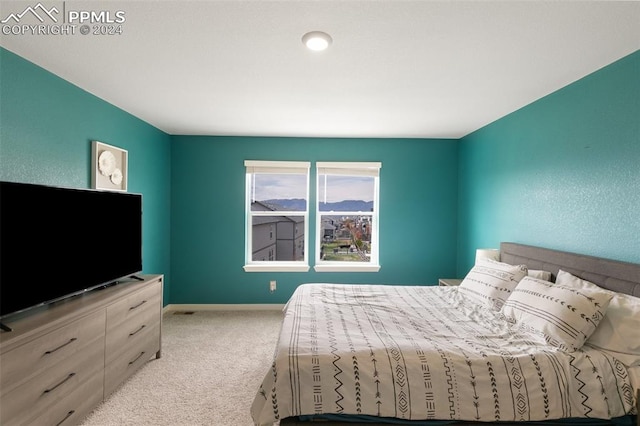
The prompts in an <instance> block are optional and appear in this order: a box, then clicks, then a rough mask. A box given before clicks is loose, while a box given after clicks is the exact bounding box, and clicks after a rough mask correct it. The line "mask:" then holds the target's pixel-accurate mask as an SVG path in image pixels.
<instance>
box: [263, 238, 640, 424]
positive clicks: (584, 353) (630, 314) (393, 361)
mask: <svg viewBox="0 0 640 426" xmlns="http://www.w3.org/2000/svg"><path fill="white" fill-rule="evenodd" d="M500 252H501V253H500V254H501V258H500V261H499V262H497V261H483V262H480V263H479V264H477V265H476V266H474V267H473V268H472V270H471V271H470V272H469V274H468V275H467V276H466V277H465V279H464V280H463V282H462V284H461V285H460V286H458V287H438V286H393V285H353V284H330V283H326V284H322V283H309V284H303V285H300V286H299V287H298V288H297V289H296V291H295V292H294V294H293V295H292V297H291V299H290V300H289V301H288V303H287V305H286V307H285V309H284V319H283V323H282V328H281V332H280V336H279V340H278V344H277V347H276V351H275V354H274V359H273V364H272V367H271V368H270V370H269V371H268V372H266V374H265V378H264V380H263V382H262V384H261V385H260V387H259V389H258V391H257V393H256V396H255V399H254V402H253V404H252V407H251V415H252V418H253V420H254V423H255V424H256V425H259V426H267V425H274V424H280V425H283V426H285V425H309V424H313V423H310V422H322V423H321V424H323V425H350V426H354V425H358V424H362V425H373V424H379V425H386V424H407V425H441V424H456V425H461V424H473V423H478V422H481V423H498V424H510V423H514V422H516V423H522V422H525V423H526V422H535V423H537V422H541V423H545V424H558V423H561V422H570V423H579V424H614V425H635V424H636V422H637V418H638V416H637V411H638V395H639V393H640V392H639V389H640V299H639V298H640V265H636V264H631V263H625V262H618V261H614V260H609V259H603V258H596V257H591V256H584V255H579V254H573V253H567V252H561V251H556V250H549V249H545V248H539V247H532V246H527V245H522V244H516V243H502V244H501V246H500ZM316 424H317V423H316Z"/></svg>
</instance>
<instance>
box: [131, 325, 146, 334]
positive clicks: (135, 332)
mask: <svg viewBox="0 0 640 426" xmlns="http://www.w3.org/2000/svg"><path fill="white" fill-rule="evenodd" d="M145 327H146V325H144V324H142V325H141V326H140V328H139V329H137V330H136V331H133V332H131V333H129V337H131V336H134V335H136V334H138V333H139V332H141V331H142V329H143V328H145Z"/></svg>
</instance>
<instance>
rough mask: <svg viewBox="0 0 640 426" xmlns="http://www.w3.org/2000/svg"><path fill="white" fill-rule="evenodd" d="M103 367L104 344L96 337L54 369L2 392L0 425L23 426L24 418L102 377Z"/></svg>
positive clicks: (47, 407)
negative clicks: (96, 376)
mask: <svg viewBox="0 0 640 426" xmlns="http://www.w3.org/2000/svg"><path fill="white" fill-rule="evenodd" d="M3 361H4V359H3ZM103 367H104V340H103V337H102V336H100V337H99V338H97V339H94V340H93V341H92V342H90V343H89V344H88V345H85V347H84V348H83V349H82V350H79V351H77V352H75V353H74V354H72V355H70V356H69V357H67V358H66V359H64V360H62V361H60V362H59V363H57V364H56V365H55V368H49V369H46V370H44V371H42V372H41V373H40V374H38V375H36V376H34V377H32V378H31V379H29V380H28V381H26V382H24V383H22V384H21V385H20V386H18V387H16V388H14V389H13V390H11V391H10V392H5V390H4V389H3V391H2V397H1V399H0V424H2V425H5V426H8V425H12V424H24V423H25V420H26V419H27V418H31V417H33V416H36V415H38V414H39V413H43V412H45V411H48V410H49V409H50V408H51V407H52V406H53V405H56V404H57V403H58V401H59V400H60V399H61V398H64V397H66V396H67V395H69V394H70V393H72V392H73V391H74V390H75V389H76V388H77V387H78V386H80V385H82V384H83V383H84V382H86V381H88V380H90V379H91V378H92V377H93V376H94V375H96V374H98V375H102V371H103Z"/></svg>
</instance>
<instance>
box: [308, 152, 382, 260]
mask: <svg viewBox="0 0 640 426" xmlns="http://www.w3.org/2000/svg"><path fill="white" fill-rule="evenodd" d="M380 167H381V163H338V162H318V163H317V164H316V169H317V192H316V194H317V199H316V265H315V270H316V271H318V272H332V271H378V270H379V269H380V265H379V262H378V247H379V242H378V226H379V222H378V213H379V175H380Z"/></svg>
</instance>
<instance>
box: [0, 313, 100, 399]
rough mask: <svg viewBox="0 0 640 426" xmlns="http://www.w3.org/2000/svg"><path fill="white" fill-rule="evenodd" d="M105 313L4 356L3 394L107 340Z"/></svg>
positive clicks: (0, 373)
mask: <svg viewBox="0 0 640 426" xmlns="http://www.w3.org/2000/svg"><path fill="white" fill-rule="evenodd" d="M104 333H105V313H104V311H100V312H96V313H94V314H92V315H88V316H86V317H83V318H80V319H78V320H76V321H74V322H72V323H70V324H68V325H66V326H64V327H61V328H59V329H57V330H54V331H52V332H51V333H48V334H47V335H45V336H41V337H39V338H36V339H34V340H31V341H29V342H27V343H25V344H24V345H22V346H19V347H17V348H15V349H13V350H11V351H9V352H6V353H4V354H2V363H0V382H1V383H2V393H3V394H4V393H6V392H7V391H9V390H11V389H12V388H14V387H16V386H19V385H20V384H21V383H24V382H26V381H27V380H29V379H31V378H33V377H35V376H36V375H38V374H39V373H40V372H42V371H44V370H47V369H49V368H51V367H52V366H54V365H56V364H57V363H59V362H61V361H63V360H67V359H69V358H71V357H73V356H74V354H76V353H78V352H79V351H81V350H82V349H83V348H85V347H86V346H87V345H88V344H89V343H90V342H93V341H95V340H96V339H99V340H101V339H104Z"/></svg>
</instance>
